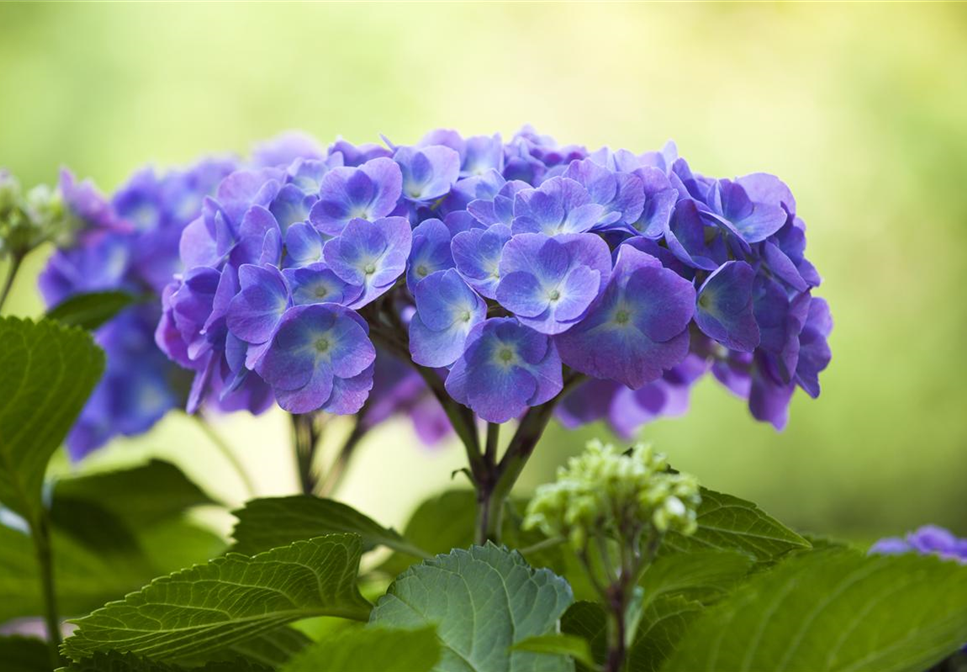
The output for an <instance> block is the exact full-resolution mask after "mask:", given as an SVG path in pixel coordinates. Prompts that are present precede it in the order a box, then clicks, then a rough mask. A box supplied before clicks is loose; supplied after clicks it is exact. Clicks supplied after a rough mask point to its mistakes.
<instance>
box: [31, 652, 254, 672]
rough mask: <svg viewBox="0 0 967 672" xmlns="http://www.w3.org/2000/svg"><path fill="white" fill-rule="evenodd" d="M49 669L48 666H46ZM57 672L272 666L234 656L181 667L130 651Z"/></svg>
mask: <svg viewBox="0 0 967 672" xmlns="http://www.w3.org/2000/svg"><path fill="white" fill-rule="evenodd" d="M48 669H49V668H48ZM57 672H272V668H269V667H265V666H264V665H260V664H258V663H253V662H252V661H249V660H245V659H243V658H235V659H232V660H225V661H218V662H211V663H207V664H205V665H203V666H201V667H191V668H188V667H182V666H181V665H172V664H169V663H162V662H158V661H156V660H148V659H147V658H141V657H139V656H135V655H133V654H130V653H118V652H116V651H112V652H111V653H96V654H94V655H93V656H92V657H91V658H86V659H84V660H82V661H80V662H76V661H75V662H72V663H70V664H69V665H67V667H62V668H60V669H59V670H57Z"/></svg>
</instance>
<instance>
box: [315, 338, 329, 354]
mask: <svg viewBox="0 0 967 672" xmlns="http://www.w3.org/2000/svg"><path fill="white" fill-rule="evenodd" d="M315 346H316V352H319V353H326V352H328V351H329V348H330V343H329V339H328V338H317V339H316V343H315Z"/></svg>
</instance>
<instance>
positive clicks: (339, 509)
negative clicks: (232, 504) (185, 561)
mask: <svg viewBox="0 0 967 672" xmlns="http://www.w3.org/2000/svg"><path fill="white" fill-rule="evenodd" d="M233 514H234V515H235V517H236V518H238V523H237V524H236V525H235V530H234V531H233V532H232V536H233V537H234V538H235V546H234V548H233V549H232V550H234V551H237V552H239V553H245V554H249V555H251V554H253V553H259V552H261V551H265V550H268V549H270V548H276V547H278V546H284V545H285V544H290V543H292V542H293V541H298V540H300V539H311V538H312V537H319V536H322V535H324V534H332V533H335V532H350V533H353V534H358V535H359V536H360V537H361V538H362V540H363V549H364V550H370V549H372V548H374V547H376V546H386V547H388V548H392V549H394V550H396V551H398V552H401V553H406V554H408V555H414V556H417V557H428V556H427V554H426V553H425V552H423V551H422V550H420V549H419V548H416V547H415V546H413V545H412V544H410V543H409V542H407V541H406V539H404V538H403V537H401V536H400V535H399V533H397V532H395V531H394V530H391V529H387V528H385V527H382V526H381V525H380V524H379V523H377V522H375V521H374V520H372V519H371V518H368V517H367V516H364V515H363V514H361V513H360V512H359V511H356V510H355V509H354V508H352V507H351V506H346V505H345V504H342V503H340V502H336V501H334V500H331V499H320V498H319V497H308V496H305V495H296V496H293V497H267V498H263V499H253V500H250V501H248V502H246V503H245V508H243V509H240V510H238V511H234V512H233Z"/></svg>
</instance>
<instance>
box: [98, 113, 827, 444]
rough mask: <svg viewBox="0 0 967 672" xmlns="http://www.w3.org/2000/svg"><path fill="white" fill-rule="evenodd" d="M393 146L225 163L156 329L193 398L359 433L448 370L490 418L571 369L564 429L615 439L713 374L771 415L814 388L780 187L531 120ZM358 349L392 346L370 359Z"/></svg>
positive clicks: (813, 362) (814, 279)
mask: <svg viewBox="0 0 967 672" xmlns="http://www.w3.org/2000/svg"><path fill="white" fill-rule="evenodd" d="M386 144H387V147H380V146H379V145H363V146H355V145H352V144H350V143H348V142H346V141H344V140H337V141H336V142H335V143H334V144H333V145H331V146H330V147H329V149H328V150H327V151H326V152H325V153H324V154H323V153H322V152H320V151H318V150H313V153H312V154H311V155H309V154H307V155H305V156H296V157H291V156H286V155H285V153H286V151H287V150H286V146H287V142H282V143H281V144H280V148H279V150H278V151H279V152H280V153H279V154H278V155H277V156H280V157H281V156H285V158H292V159H293V160H292V162H291V163H289V164H286V165H272V164H271V163H266V162H262V164H261V165H255V166H251V167H249V168H247V169H245V170H242V171H238V172H236V173H233V174H232V175H230V176H228V177H227V178H225V179H224V180H223V181H222V183H221V184H220V185H219V186H218V189H217V190H216V192H215V194H214V196H213V197H211V198H209V199H207V200H205V201H204V202H203V203H202V205H201V212H200V216H199V217H198V218H197V219H196V220H195V221H194V222H192V224H190V225H189V226H188V227H187V228H186V229H185V233H184V234H183V235H182V237H181V261H182V262H183V264H184V266H185V268H186V270H185V272H184V273H182V274H181V275H180V276H177V277H175V278H174V279H173V281H172V284H171V285H170V287H168V288H167V289H166V290H165V292H164V294H163V304H164V307H165V313H164V315H163V316H162V319H161V321H160V323H159V327H158V331H157V337H158V342H159V344H161V345H162V348H163V349H164V350H165V351H166V352H167V353H168V354H169V356H170V357H171V358H172V359H174V360H176V361H178V362H179V363H181V364H182V365H184V366H186V367H187V368H190V369H193V370H195V372H196V379H195V385H194V391H195V394H194V395H193V397H192V406H194V405H196V404H198V403H202V402H205V401H207V400H211V401H212V402H213V403H217V404H219V405H220V406H231V407H235V408H238V407H248V408H249V409H250V410H258V409H261V408H263V407H264V404H265V403H266V400H267V399H268V400H271V399H275V400H276V401H277V402H278V403H279V404H280V405H281V406H282V407H283V408H286V409H287V410H290V411H293V412H299V413H302V412H310V411H316V410H322V411H326V412H332V413H356V412H358V413H360V417H361V422H363V423H364V424H366V426H369V423H372V422H377V421H378V420H376V419H377V418H383V417H388V415H390V414H392V411H391V410H389V409H407V412H411V413H412V414H413V415H415V414H416V413H417V410H416V409H417V408H421V409H424V410H425V411H426V412H427V416H426V417H428V418H430V419H431V420H432V423H436V424H439V423H440V422H441V420H440V418H441V417H442V416H441V415H440V407H439V403H438V400H437V399H432V398H431V397H430V396H429V395H428V392H427V390H428V388H427V385H426V381H429V382H430V383H431V385H430V388H434V389H435V391H436V393H437V394H438V395H443V392H442V391H441V390H440V389H439V387H436V386H434V385H433V384H432V383H433V382H434V377H436V376H440V377H442V378H443V379H445V384H444V389H445V390H446V393H447V394H449V396H450V397H451V398H452V400H455V401H456V402H458V403H460V404H463V405H465V406H468V407H469V408H470V409H471V410H472V411H473V412H474V413H476V414H477V415H478V416H479V417H480V418H483V419H485V420H488V421H490V422H504V421H506V420H509V419H512V418H516V417H519V416H521V415H522V414H523V413H525V412H526V411H527V409H528V408H531V407H534V406H540V405H542V404H545V403H548V402H550V401H552V400H555V399H556V398H557V397H558V396H559V395H560V392H561V391H562V389H563V387H564V384H563V381H564V380H565V379H567V380H569V381H572V382H573V381H575V379H580V378H581V377H583V378H586V379H587V380H585V381H584V382H583V383H581V384H577V385H576V387H575V388H574V390H573V391H572V392H570V394H569V395H568V396H566V398H565V399H564V400H563V401H562V404H561V405H560V407H559V416H560V417H561V418H562V420H564V421H565V422H567V423H569V424H572V425H573V424H577V423H581V422H588V421H591V420H596V419H606V420H608V421H609V422H610V423H611V424H612V426H613V427H614V428H615V429H616V430H617V431H618V432H620V433H621V434H623V435H630V434H631V433H632V432H634V431H636V430H637V429H638V428H639V427H640V426H641V425H642V424H644V423H646V422H650V421H651V420H653V419H655V418H657V417H659V416H663V415H665V416H667V415H676V414H680V413H682V412H684V410H685V409H686V407H687V401H688V395H689V390H690V387H691V385H692V384H693V383H694V382H695V381H696V380H698V379H699V378H700V377H701V376H703V375H704V374H705V373H706V372H708V371H709V370H711V371H712V372H713V374H714V375H715V377H716V378H717V379H719V380H720V381H722V382H723V384H724V385H725V386H726V387H727V388H728V389H729V390H730V391H732V392H733V393H735V394H737V395H739V396H741V397H743V398H745V399H746V400H747V402H748V404H749V408H750V411H751V412H752V414H753V415H754V416H755V417H756V418H758V419H760V420H764V421H768V422H771V423H772V424H773V425H775V426H776V427H782V426H783V425H784V424H785V422H786V418H787V409H788V404H789V400H790V399H791V397H792V394H793V391H794V389H795V388H796V387H802V388H803V389H805V390H806V392H807V393H808V394H809V395H811V396H815V395H817V394H818V393H819V373H820V372H821V371H822V370H823V369H825V368H826V366H827V365H828V363H829V361H830V356H831V355H830V349H829V346H828V336H829V334H830V331H831V328H832V321H831V318H830V314H829V309H828V306H827V305H826V303H825V302H824V301H822V299H818V298H815V297H814V296H813V292H814V290H815V289H816V287H818V285H819V276H818V274H817V273H816V271H815V268H814V267H813V266H812V265H811V264H810V263H809V261H808V260H807V259H806V257H805V225H804V224H803V222H802V220H801V219H800V218H799V216H798V214H797V212H796V203H795V199H794V198H793V197H792V194H791V193H790V191H789V189H788V188H787V187H786V186H785V185H784V184H783V183H782V182H781V181H779V180H778V179H777V178H775V177H773V176H770V175H765V174H761V173H756V174H752V175H747V176H744V177H738V178H736V179H734V180H728V179H725V180H719V179H713V178H710V177H706V176H703V175H700V174H698V173H695V172H693V171H692V169H691V168H690V167H689V165H688V163H686V162H685V161H684V159H682V158H680V157H679V156H678V152H677V148H676V147H675V146H674V145H673V144H671V143H670V144H669V145H666V147H665V148H664V149H662V150H661V151H659V152H646V153H643V154H635V153H633V152H629V151H627V150H617V151H611V150H609V149H607V148H603V149H600V150H597V151H595V152H588V151H587V150H586V149H584V148H583V147H580V146H577V145H565V146H561V145H558V144H557V143H556V142H555V141H554V140H553V139H551V138H549V137H547V136H542V135H540V134H538V133H536V132H535V131H534V130H533V129H530V128H525V129H524V130H522V131H521V132H520V133H518V134H516V135H515V136H514V137H513V138H512V139H511V140H510V141H509V142H507V143H502V142H501V139H500V136H497V135H495V136H475V137H469V138H464V137H463V136H461V135H460V134H459V133H457V132H455V131H452V130H446V129H444V130H437V131H432V132H430V133H428V134H427V135H426V136H424V137H423V139H421V140H420V141H419V142H418V143H416V144H415V145H413V146H405V145H393V144H391V143H389V142H388V141H387V142H386ZM297 145H298V143H294V146H297ZM290 154H291V152H290ZM106 253H107V252H105V254H106ZM334 330H335V331H334ZM337 334H338V335H339V344H340V348H343V347H344V348H345V350H336V349H333V350H330V348H335V344H336V340H334V339H335V336H336V335H337ZM321 344H325V346H326V347H325V348H322V345H321ZM374 345H379V346H380V347H381V348H384V349H385V350H386V351H389V352H392V353H393V355H392V356H391V355H389V354H386V355H385V356H382V355H381V357H382V360H383V361H384V364H383V365H382V366H381V365H380V364H379V361H377V363H376V364H374V360H375V359H376V355H375V352H376V350H375V347H374ZM407 347H408V349H409V357H408V359H409V360H411V361H409V362H406V361H402V360H401V359H400V356H401V353H405V352H406V350H405V349H406V348H407ZM320 348H322V349H320ZM344 355H345V357H346V359H343V356H344ZM350 364H351V365H350ZM403 365H406V366H409V367H411V368H415V369H416V370H419V368H420V367H423V370H422V371H421V372H420V373H419V374H416V375H414V373H413V372H412V371H409V372H408V373H406V374H405V375H404V374H403V373H401V369H400V368H399V367H400V366H403ZM374 367H375V370H373V368H374ZM393 372H396V373H393ZM374 376H375V382H374ZM393 376H398V378H394V377H393ZM370 388H372V390H371V389H370ZM416 390H419V392H416ZM411 393H412V394H411ZM381 395H386V396H385V397H383V396H381ZM441 398H443V399H444V400H445V398H444V397H442V396H441ZM417 399H419V400H420V401H417ZM427 399H430V400H431V401H432V403H425V402H426V400H427ZM432 423H431V424H432Z"/></svg>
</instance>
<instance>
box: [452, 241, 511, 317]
mask: <svg viewBox="0 0 967 672" xmlns="http://www.w3.org/2000/svg"><path fill="white" fill-rule="evenodd" d="M510 239H511V232H510V229H509V228H508V227H506V226H504V225H502V224H495V225H493V226H491V227H490V228H489V229H470V230H469V231H464V232H462V233H458V234H457V235H455V236H454V237H453V241H452V242H451V244H450V251H451V252H452V253H453V262H454V264H455V265H456V268H457V271H458V272H459V273H460V275H462V276H463V279H464V280H466V281H467V284H469V285H470V286H471V287H473V288H474V289H475V290H477V292H479V293H480V295H481V296H484V297H486V298H488V299H493V298H495V297H496V296H497V283H498V282H499V281H500V255H501V252H502V251H503V249H504V245H506V244H507V241H509V240H510Z"/></svg>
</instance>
